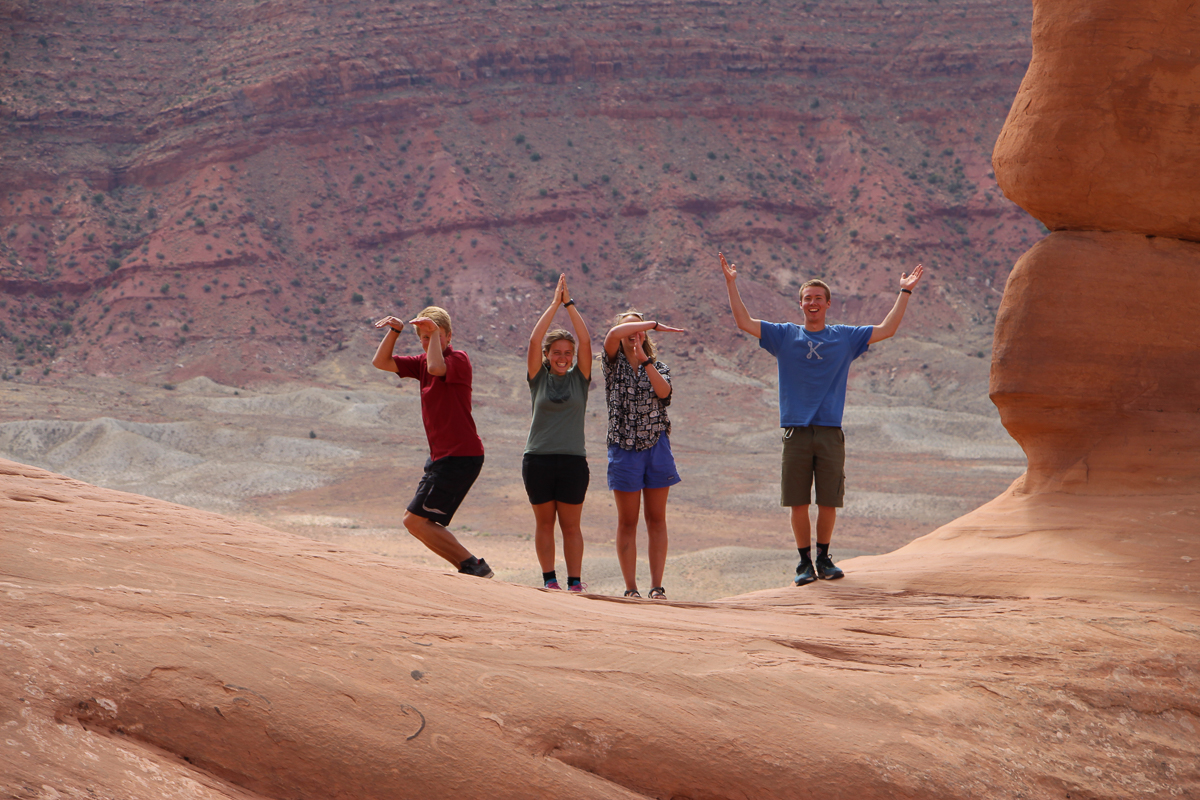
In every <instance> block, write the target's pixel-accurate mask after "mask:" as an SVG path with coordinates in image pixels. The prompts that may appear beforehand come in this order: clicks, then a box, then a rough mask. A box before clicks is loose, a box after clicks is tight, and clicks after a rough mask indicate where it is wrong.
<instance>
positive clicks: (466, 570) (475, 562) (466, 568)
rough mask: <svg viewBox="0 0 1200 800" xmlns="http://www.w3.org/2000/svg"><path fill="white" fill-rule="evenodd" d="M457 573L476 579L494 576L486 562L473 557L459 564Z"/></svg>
mask: <svg viewBox="0 0 1200 800" xmlns="http://www.w3.org/2000/svg"><path fill="white" fill-rule="evenodd" d="M458 571H459V572H461V573H462V574H463V575H474V576H475V577H476V578H491V577H493V576H495V574H496V573H494V572H492V568H491V567H489V566H488V563H487V562H486V561H484V560H483V559H482V558H476V557H475V556H471V557H470V558H468V559H467V560H465V561H463V562H462V563H461V564H459V565H458Z"/></svg>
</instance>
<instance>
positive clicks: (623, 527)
mask: <svg viewBox="0 0 1200 800" xmlns="http://www.w3.org/2000/svg"><path fill="white" fill-rule="evenodd" d="M613 501H614V502H615V503H616V505H617V561H618V562H619V563H620V565H621V575H622V577H624V578H625V588H626V589H627V590H628V589H637V524H638V515H639V513H640V511H641V505H642V493H641V492H618V491H616V490H615V489H614V490H613Z"/></svg>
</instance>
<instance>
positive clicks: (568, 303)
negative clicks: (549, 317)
mask: <svg viewBox="0 0 1200 800" xmlns="http://www.w3.org/2000/svg"><path fill="white" fill-rule="evenodd" d="M573 305H575V301H574V300H568V301H567V302H565V303H563V308H569V307H571V306H573Z"/></svg>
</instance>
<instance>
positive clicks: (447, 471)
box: [408, 456, 483, 525]
mask: <svg viewBox="0 0 1200 800" xmlns="http://www.w3.org/2000/svg"><path fill="white" fill-rule="evenodd" d="M481 469H483V456H446V457H445V458H439V459H438V460H437V461H434V460H433V459H428V460H426V462H425V474H424V475H423V476H422V477H421V483H420V485H418V486H417V493H416V495H414V496H413V499H412V502H411V503H409V504H408V510H409V511H410V512H412V513H413V514H416V515H417V516H418V517H425V518H426V519H428V520H432V521H433V522H437V523H440V524H442V525H449V524H450V520H451V519H453V518H454V512H455V511H458V507H459V506H460V505H461V504H462V501H463V498H465V497H466V496H467V492H469V491H471V487H472V486H474V485H475V479H476V478H478V477H479V471H480V470H481Z"/></svg>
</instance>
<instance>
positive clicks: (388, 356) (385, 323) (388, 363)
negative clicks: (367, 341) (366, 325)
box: [371, 317, 404, 373]
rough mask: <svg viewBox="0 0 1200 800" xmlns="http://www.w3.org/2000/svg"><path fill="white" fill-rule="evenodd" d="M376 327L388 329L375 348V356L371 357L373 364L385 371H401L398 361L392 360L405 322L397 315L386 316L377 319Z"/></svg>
mask: <svg viewBox="0 0 1200 800" xmlns="http://www.w3.org/2000/svg"><path fill="white" fill-rule="evenodd" d="M375 327H376V328H387V329H388V330H387V333H385V334H384V336H383V341H382V342H380V343H379V347H377V348H376V349H375V357H374V358H373V359H371V366H372V367H374V368H375V369H381V370H383V371H384V372H396V373H399V371H400V370H399V369H398V368H397V367H396V362H395V361H394V360H392V353H394V352H395V351H396V338H397V337H398V336H399V335H400V330H401V329H402V328H403V327H404V322H403V321H402V320H399V319H397V318H396V317H384V318H383V319H381V320H378V321H376V323H375Z"/></svg>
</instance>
